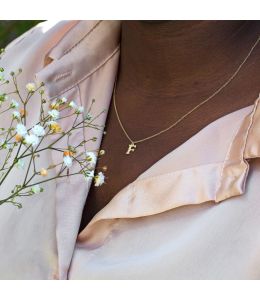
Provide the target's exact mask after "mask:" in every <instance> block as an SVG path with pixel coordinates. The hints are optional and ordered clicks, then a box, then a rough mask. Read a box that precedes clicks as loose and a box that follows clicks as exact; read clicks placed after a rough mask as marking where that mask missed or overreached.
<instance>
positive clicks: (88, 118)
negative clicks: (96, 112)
mask: <svg viewBox="0 0 260 300" xmlns="http://www.w3.org/2000/svg"><path fill="white" fill-rule="evenodd" d="M85 119H86V120H88V121H90V120H91V119H92V115H91V114H90V113H87V114H86V116H85Z"/></svg>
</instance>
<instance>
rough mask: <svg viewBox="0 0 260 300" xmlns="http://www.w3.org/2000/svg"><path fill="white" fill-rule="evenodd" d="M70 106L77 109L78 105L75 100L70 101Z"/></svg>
mask: <svg viewBox="0 0 260 300" xmlns="http://www.w3.org/2000/svg"><path fill="white" fill-rule="evenodd" d="M69 107H71V108H75V109H76V108H77V107H78V106H77V104H76V103H75V102H74V101H70V103H69Z"/></svg>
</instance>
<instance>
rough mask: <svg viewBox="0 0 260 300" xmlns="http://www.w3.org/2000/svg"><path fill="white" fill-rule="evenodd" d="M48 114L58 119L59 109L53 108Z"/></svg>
mask: <svg viewBox="0 0 260 300" xmlns="http://www.w3.org/2000/svg"><path fill="white" fill-rule="evenodd" d="M48 114H49V115H50V116H51V117H52V119H53V120H57V119H58V118H59V115H60V113H59V111H58V110H57V109H52V110H50V111H49V112H48Z"/></svg>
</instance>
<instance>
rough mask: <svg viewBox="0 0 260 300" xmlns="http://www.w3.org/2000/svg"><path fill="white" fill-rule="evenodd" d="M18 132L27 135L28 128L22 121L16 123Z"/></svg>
mask: <svg viewBox="0 0 260 300" xmlns="http://www.w3.org/2000/svg"><path fill="white" fill-rule="evenodd" d="M16 133H17V134H19V135H21V136H25V135H26V134H27V129H26V127H25V126H24V125H23V124H22V123H18V124H17V125H16Z"/></svg>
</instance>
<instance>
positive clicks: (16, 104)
mask: <svg viewBox="0 0 260 300" xmlns="http://www.w3.org/2000/svg"><path fill="white" fill-rule="evenodd" d="M10 107H11V108H18V107H19V103H18V102H17V101H16V100H12V101H11V104H10Z"/></svg>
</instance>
